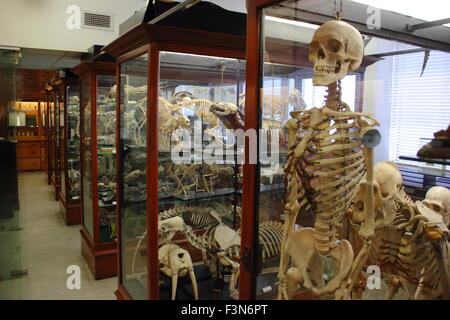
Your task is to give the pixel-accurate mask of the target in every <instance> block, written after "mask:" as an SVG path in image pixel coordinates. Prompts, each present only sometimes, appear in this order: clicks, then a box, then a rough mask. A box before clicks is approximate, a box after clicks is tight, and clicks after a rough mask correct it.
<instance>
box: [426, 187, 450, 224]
mask: <svg viewBox="0 0 450 320" xmlns="http://www.w3.org/2000/svg"><path fill="white" fill-rule="evenodd" d="M422 203H423V204H424V205H425V206H427V207H428V208H430V209H431V210H433V211H434V212H436V213H437V214H439V215H441V216H442V219H443V222H444V223H445V225H447V226H448V227H450V190H449V189H447V188H445V187H440V186H435V187H433V188H431V189H430V190H428V191H427V194H426V195H425V200H424V201H423V202H422Z"/></svg>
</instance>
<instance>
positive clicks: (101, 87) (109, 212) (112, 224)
mask: <svg viewBox="0 0 450 320" xmlns="http://www.w3.org/2000/svg"><path fill="white" fill-rule="evenodd" d="M115 81H116V78H115V77H114V76H98V77H97V159H98V160H97V171H98V198H99V199H98V203H99V221H100V242H109V241H114V240H115V239H116V236H117V234H116V215H115V206H116V203H115V187H116V149H115V144H116V143H115V142H116V141H115V139H116V101H115V99H113V98H110V97H109V94H110V91H111V88H112V87H113V86H114V85H115Z"/></svg>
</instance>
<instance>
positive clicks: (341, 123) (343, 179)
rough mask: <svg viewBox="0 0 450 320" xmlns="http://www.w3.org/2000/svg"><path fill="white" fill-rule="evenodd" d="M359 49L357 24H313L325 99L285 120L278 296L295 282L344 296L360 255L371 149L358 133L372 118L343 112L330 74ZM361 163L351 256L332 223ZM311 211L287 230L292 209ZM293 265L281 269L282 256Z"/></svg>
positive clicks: (369, 205) (352, 60) (352, 61)
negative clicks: (309, 220)
mask: <svg viewBox="0 0 450 320" xmlns="http://www.w3.org/2000/svg"><path fill="white" fill-rule="evenodd" d="M362 56H363V41H362V37H361V35H360V34H359V32H358V31H357V30H356V29H355V28H353V27H352V26H350V25H349V24H347V23H345V22H342V21H329V22H327V23H325V24H324V25H322V26H321V27H320V28H319V29H317V30H316V32H315V34H314V37H313V40H312V42H311V46H310V56H309V59H310V61H311V62H313V63H314V77H313V82H314V85H324V86H328V95H327V97H326V101H325V106H324V107H323V108H321V109H317V108H313V109H311V110H306V111H294V112H292V113H291V116H292V119H290V120H288V122H287V124H286V127H287V128H288V131H289V133H288V136H289V137H288V140H289V153H288V156H287V164H286V168H285V175H286V182H287V183H286V205H285V214H286V221H285V223H286V229H285V234H284V239H283V246H282V256H281V261H280V269H279V275H278V277H279V280H280V287H279V298H280V299H283V298H284V299H289V298H291V297H292V294H293V293H294V292H295V291H296V290H298V287H299V285H303V286H304V287H306V288H308V289H311V290H312V291H313V292H314V293H315V294H317V295H319V296H330V295H332V296H334V298H335V299H346V298H347V297H348V294H349V292H351V290H352V288H353V286H354V284H355V282H356V280H357V278H358V277H359V274H360V271H361V269H362V267H363V265H364V262H365V260H366V259H367V255H368V248H369V242H368V241H370V239H371V238H372V237H373V234H374V210H373V183H372V181H373V154H372V149H371V148H369V147H363V145H362V138H363V137H364V134H365V133H366V132H368V131H369V130H370V129H371V128H372V127H373V126H374V125H378V123H377V121H376V120H375V119H374V118H373V117H372V116H371V115H369V114H365V113H356V112H349V111H348V109H349V108H348V106H347V105H346V104H345V103H344V102H343V101H342V100H341V88H340V83H338V81H339V80H340V79H342V78H343V77H344V76H345V75H346V74H347V72H349V71H354V70H356V69H357V68H358V67H359V65H360V64H361V61H362ZM365 170H367V176H368V179H367V182H365V183H364V187H365V191H366V193H365V194H366V197H365V201H364V205H365V211H364V213H365V214H364V222H363V224H362V227H361V228H360V230H359V235H360V236H361V238H362V239H364V244H363V248H362V249H361V250H360V252H359V253H358V255H357V257H356V258H354V252H353V249H352V246H351V244H350V242H349V241H348V240H338V235H337V228H338V225H339V222H340V221H341V220H342V218H343V216H344V215H345V213H346V211H347V209H348V208H349V206H350V204H351V202H352V199H353V197H354V195H355V194H356V192H357V190H358V186H360V183H361V179H362V177H363V174H364V172H365ZM304 210H313V211H315V213H316V220H315V224H314V228H303V229H300V230H298V231H294V224H295V221H296V217H297V214H298V213H299V212H301V211H304ZM320 257H327V258H332V259H333V260H334V261H335V262H336V265H337V266H338V269H339V270H338V273H337V275H336V276H335V277H334V278H333V279H331V280H330V281H328V282H325V281H324V279H323V278H322V270H321V268H320V265H319V260H320ZM289 258H290V260H291V261H292V263H293V266H292V267H291V268H289V269H288V267H289V265H288V261H289Z"/></svg>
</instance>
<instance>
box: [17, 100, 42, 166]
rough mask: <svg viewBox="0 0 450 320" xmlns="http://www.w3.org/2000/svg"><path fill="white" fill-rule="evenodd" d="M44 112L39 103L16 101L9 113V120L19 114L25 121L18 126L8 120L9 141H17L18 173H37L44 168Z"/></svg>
mask: <svg viewBox="0 0 450 320" xmlns="http://www.w3.org/2000/svg"><path fill="white" fill-rule="evenodd" d="M44 110H45V106H44V103H42V102H41V101H17V102H15V106H14V110H11V111H10V113H9V117H10V118H12V117H17V116H18V115H19V114H20V115H21V116H22V117H23V118H24V119H23V120H24V121H25V123H23V124H20V125H19V126H18V125H17V123H12V122H14V121H15V120H14V119H10V126H9V128H8V131H9V132H8V134H9V139H12V140H16V141H17V153H16V157H17V170H18V171H38V170H42V169H43V168H44V166H43V161H42V157H43V156H44V152H43V150H42V149H43V148H44V147H45V138H44V128H43V123H44V119H43V118H42V115H43V114H45V113H44Z"/></svg>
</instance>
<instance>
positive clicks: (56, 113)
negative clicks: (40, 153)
mask: <svg viewBox="0 0 450 320" xmlns="http://www.w3.org/2000/svg"><path fill="white" fill-rule="evenodd" d="M53 99H54V102H53V137H52V139H53V143H52V144H53V157H52V168H53V170H52V176H53V181H54V183H55V187H56V185H57V184H58V183H59V181H58V179H57V176H58V161H59V147H58V144H59V122H58V119H59V94H58V91H55V95H54V96H53Z"/></svg>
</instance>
